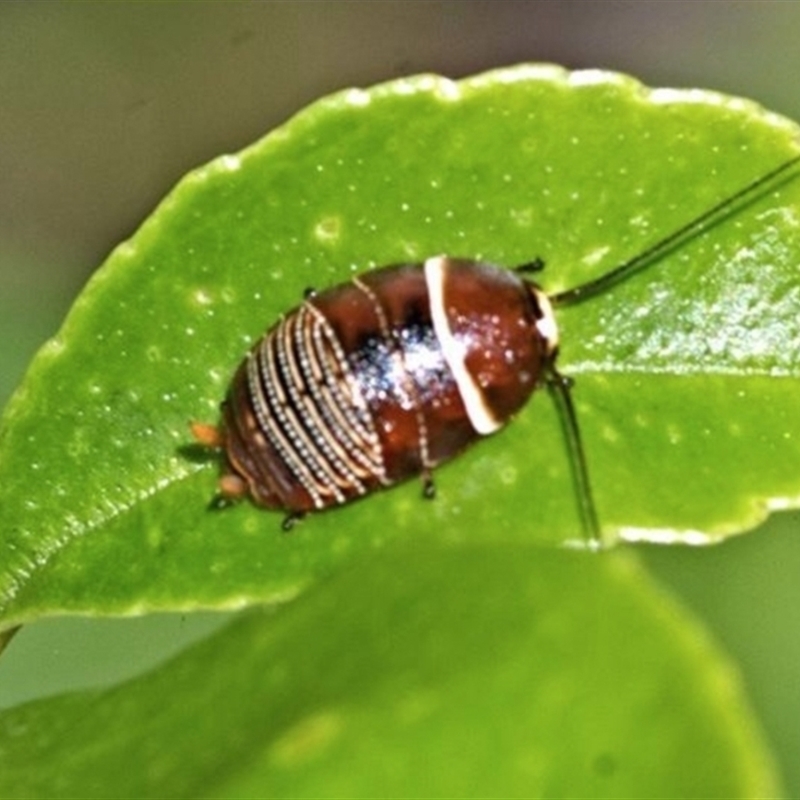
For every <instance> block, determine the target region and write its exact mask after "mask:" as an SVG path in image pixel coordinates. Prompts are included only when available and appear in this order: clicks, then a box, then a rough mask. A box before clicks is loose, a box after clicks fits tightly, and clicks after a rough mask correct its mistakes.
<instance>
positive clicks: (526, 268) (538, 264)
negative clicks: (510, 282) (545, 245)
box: [514, 256, 544, 273]
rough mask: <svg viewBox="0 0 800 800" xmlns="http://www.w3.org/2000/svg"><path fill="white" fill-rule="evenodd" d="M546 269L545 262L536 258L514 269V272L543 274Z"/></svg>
mask: <svg viewBox="0 0 800 800" xmlns="http://www.w3.org/2000/svg"><path fill="white" fill-rule="evenodd" d="M543 269H544V260H543V259H541V258H539V256H536V258H534V259H533V261H527V262H525V263H524V264H519V265H518V266H516V267H514V272H522V273H526V272H541V271H542V270H543Z"/></svg>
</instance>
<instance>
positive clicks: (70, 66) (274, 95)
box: [0, 0, 800, 797]
mask: <svg viewBox="0 0 800 800" xmlns="http://www.w3.org/2000/svg"><path fill="white" fill-rule="evenodd" d="M798 34H800V3H796V2H768V1H767V0H760V1H759V2H754V0H745V1H744V2H724V1H723V0H706V1H705V2H703V1H702V0H683V1H682V0H661V1H660V2H659V1H653V0H630V1H626V2H603V0H586V1H585V2H570V1H569V0H566V1H564V0H562V2H539V1H538V0H528V1H527V2H507V1H506V0H491V2H482V1H480V2H479V1H477V0H471V1H467V0H460V1H456V2H415V0H399V1H398V2H395V1H394V0H384V1H383V2H366V1H365V2H340V1H339V0H327V1H324V0H321V1H319V2H314V1H310V0H306V1H305V2H225V3H223V2H217V3H213V2H187V3H183V2H173V3H125V2H122V3H113V4H112V3H102V2H96V3H95V2H82V3H65V2H55V3H50V2H36V3H32V2H9V0H4V2H2V3H0V404H2V403H4V402H5V400H6V399H7V397H8V396H9V394H10V393H11V391H12V390H13V388H14V386H15V385H16V384H17V383H18V382H19V380H20V379H21V377H22V375H23V372H24V369H25V365H26V363H27V362H28V361H29V360H30V358H31V356H32V355H33V354H34V352H35V351H36V349H37V348H38V347H39V346H40V345H41V344H42V343H43V342H44V340H45V339H46V338H47V337H49V336H51V335H52V334H53V333H55V332H56V330H57V329H58V326H59V324H60V321H61V319H62V318H63V316H64V314H65V313H66V311H67V309H68V308H69V306H70V304H71V302H72V300H73V299H74V297H75V296H76V294H77V293H78V292H79V291H80V288H81V286H82V285H83V283H84V282H85V281H86V279H87V278H88V276H89V275H90V274H91V273H92V271H93V270H94V269H95V268H96V267H97V266H98V265H99V264H100V263H101V262H102V261H103V259H104V257H105V255H106V254H107V253H108V252H109V250H110V249H111V248H112V247H113V246H114V245H115V244H116V243H118V242H119V241H120V240H122V239H124V238H126V237H127V236H129V235H130V234H131V233H132V232H133V231H134V230H135V229H136V227H137V226H138V225H139V223H140V222H141V221H142V220H143V219H144V218H145V217H146V215H147V214H148V213H149V211H150V210H151V209H152V208H153V206H154V205H155V204H156V203H157V202H158V201H159V199H160V198H161V197H163V196H164V194H166V192H167V191H169V189H170V188H171V187H172V186H173V185H174V183H175V182H176V181H177V180H178V179H179V178H180V177H181V176H182V175H183V174H184V173H185V172H187V171H188V170H189V169H191V168H192V167H195V166H197V165H199V164H201V163H203V162H205V161H208V160H210V159H211V158H213V157H215V156H217V155H219V154H220V153H223V152H231V151H236V150H239V149H240V148H241V147H243V146H245V145H247V144H249V143H250V142H252V141H253V140H255V139H257V138H259V137H260V136H262V135H263V134H264V133H265V132H267V131H268V130H270V129H272V128H274V127H275V126H276V125H278V124H280V123H281V122H282V121H283V120H285V119H286V118H287V117H288V116H290V115H291V114H293V113H294V112H295V111H297V110H299V109H300V108H302V107H303V106H305V105H306V104H307V103H309V102H310V101H312V100H314V99H316V98H318V97H320V96H322V95H324V94H327V93H329V92H332V91H335V90H337V89H340V88H343V87H346V86H351V85H362V86H364V85H370V84H373V83H376V82H379V81H384V80H388V79H391V78H395V77H398V76H400V75H407V74H414V73H419V72H437V73H440V74H444V75H447V76H449V77H453V78H458V77H462V76H466V75H470V74H473V73H476V72H480V71H483V70H486V69H490V68H493V67H497V66H501V65H506V64H514V63H518V62H522V61H552V62H556V63H559V64H562V65H564V66H567V67H570V68H586V67H599V68H604V69H613V70H620V71H623V72H627V73H629V74H631V75H634V76H635V77H637V78H639V79H640V80H642V81H643V82H644V83H646V84H648V85H650V86H675V87H694V86H698V87H704V88H711V89H717V90H719V91H722V92H727V93H730V94H735V95H741V96H745V97H750V98H753V99H755V100H757V101H758V102H760V103H761V104H762V105H765V106H767V107H768V108H770V109H772V110H774V111H777V112H779V113H781V114H784V115H786V116H788V117H792V118H794V119H800V93H798V92H797V88H796V75H797V67H798V65H800V56H799V55H798V47H797V41H798ZM541 247H542V243H538V244H537V243H532V252H535V251H537V248H538V249H541ZM799 268H800V267H799ZM798 405H799V406H800V404H798ZM637 549H638V550H639V551H640V552H642V553H643V554H644V556H645V558H646V559H647V561H648V562H649V564H650V565H651V567H652V569H653V570H654V571H655V572H656V573H657V575H658V576H660V577H661V579H662V580H663V581H664V582H665V583H667V584H668V585H671V586H672V587H673V588H674V589H675V590H676V591H677V592H678V593H679V595H680V596H681V597H682V598H683V599H684V602H685V603H686V604H687V605H689V606H690V607H691V608H693V609H694V610H695V611H696V612H697V614H698V615H699V616H700V617H701V618H702V619H704V620H705V621H706V623H707V624H708V626H709V628H710V629H711V631H712V632H713V634H714V635H715V636H716V637H717V638H718V640H719V641H720V642H721V643H722V644H723V645H724V646H725V647H726V648H727V649H728V651H729V652H730V653H731V655H732V656H733V658H734V659H735V660H736V661H737V662H738V663H739V664H740V667H741V670H742V672H743V674H744V677H745V680H746V683H747V685H748V688H749V691H750V694H751V696H752V699H753V702H754V704H755V706H756V708H757V710H758V711H759V713H760V715H761V718H762V720H763V722H764V725H765V727H766V730H767V734H768V736H769V738H770V740H771V741H772V743H773V745H774V747H775V749H776V752H777V754H778V756H779V758H780V760H781V763H782V766H783V770H784V774H785V777H786V782H787V785H788V788H789V791H790V794H791V795H792V796H794V797H798V796H800V759H798V758H797V754H798V752H800V688H798V687H799V686H800V681H798V676H799V675H800V581H799V580H798V578H800V515H798V514H797V513H791V514H788V513H787V514H779V515H777V516H775V517H773V518H772V519H771V520H770V521H769V522H768V523H767V524H766V525H765V526H763V528H762V529H761V530H760V531H758V532H757V534H755V535H752V536H744V537H741V538H738V539H735V540H733V541H731V542H728V543H726V544H724V545H721V546H718V547H715V548H709V549H700V550H698V549H690V548H666V547H664V548H656V547H647V548H645V547H639V548H637ZM221 621H222V619H221V616H219V617H218V616H216V615H211V614H204V615H193V616H192V617H186V618H184V617H181V616H178V615H175V616H167V617H159V618H147V619H140V620H122V621H101V622H95V621H81V620H61V621H52V622H45V623H41V624H38V625H32V626H29V627H28V628H26V629H25V630H23V632H22V633H21V634H20V635H19V636H18V637H17V638H16V639H15V641H14V642H13V643H12V645H11V646H10V648H9V650H8V652H7V653H6V654H5V655H4V657H3V659H2V661H0V707H2V706H8V705H11V704H14V703H16V702H19V701H21V700H24V699H28V698H31V697H35V696H41V695H42V694H43V693H51V692H54V691H60V690H63V689H65V688H70V687H76V686H90V685H97V684H99V683H107V682H110V681H114V680H117V679H119V678H121V677H124V676H126V675H129V674H135V673H136V672H137V671H139V670H140V669H142V668H143V667H144V666H146V665H148V664H152V663H155V662H157V661H159V660H161V659H163V658H165V657H167V655H168V654H169V653H171V652H175V651H176V650H177V649H179V648H180V647H181V646H182V645H183V644H184V643H185V642H186V641H188V640H190V639H192V638H197V637H200V636H203V635H205V634H206V633H207V632H208V631H209V630H210V629H212V628H213V627H215V626H217V625H219V624H221Z"/></svg>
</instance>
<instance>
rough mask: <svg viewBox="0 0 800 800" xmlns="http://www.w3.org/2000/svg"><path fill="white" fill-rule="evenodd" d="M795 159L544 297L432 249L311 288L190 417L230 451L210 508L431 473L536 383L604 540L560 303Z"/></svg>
mask: <svg viewBox="0 0 800 800" xmlns="http://www.w3.org/2000/svg"><path fill="white" fill-rule="evenodd" d="M798 161H800V155H799V156H795V157H794V158H791V159H789V160H788V161H785V162H783V163H782V164H781V165H780V166H778V167H776V168H775V169H773V170H771V171H769V172H767V173H766V174H763V175H761V176H760V177H758V178H757V179H755V180H753V181H752V182H750V183H748V184H747V185H746V186H744V187H742V188H741V189H739V190H738V191H737V192H735V193H734V194H732V195H729V196H727V197H725V198H724V199H722V200H720V201H719V202H718V203H716V204H715V205H714V206H712V207H711V208H709V209H708V210H707V211H705V212H704V213H702V214H700V215H699V216H697V217H695V218H694V219H692V220H690V221H689V222H687V223H686V224H685V225H683V226H681V227H680V228H678V229H677V230H675V231H674V232H673V233H671V234H669V235H668V236H666V237H664V238H662V239H660V240H659V241H657V242H656V243H654V244H653V245H652V246H650V247H648V248H647V249H645V250H644V251H643V252H641V253H639V254H638V255H636V256H635V257H633V258H631V259H629V260H627V261H625V262H624V263H622V264H620V265H618V266H617V267H615V268H613V269H611V270H610V271H609V272H606V273H605V274H604V275H601V276H600V277H598V278H595V279H593V280H590V281H587V282H586V283H582V284H580V285H578V286H574V287H573V288H571V289H566V290H564V291H561V292H557V293H555V294H551V295H548V294H546V293H545V292H544V290H543V289H542V288H541V287H540V286H539V285H537V284H536V283H534V282H533V281H531V280H529V279H528V278H527V277H526V275H527V274H528V273H530V272H536V271H538V270H540V269H541V268H542V267H543V263H542V262H541V261H540V260H539V259H536V260H535V261H532V262H531V263H529V264H525V265H522V266H521V267H517V268H516V269H515V270H509V269H504V268H501V267H497V266H492V265H490V264H485V263H481V262H478V261H474V260H471V259H463V258H452V257H449V256H435V257H432V258H428V259H427V260H426V261H424V262H423V263H421V264H398V265H392V266H387V267H382V268H379V269H373V270H370V271H368V272H365V273H363V274H361V275H359V276H357V277H355V278H353V279H352V280H351V281H349V282H347V283H342V284H339V285H337V286H334V287H332V288H330V289H327V290H325V291H323V292H320V293H316V292H308V293H307V294H306V297H305V299H304V301H303V302H302V303H301V304H300V305H299V306H298V307H297V308H294V309H292V310H291V311H289V312H288V313H287V314H285V315H284V316H283V317H282V318H281V319H280V320H279V321H278V322H277V323H276V324H275V325H273V327H271V328H270V329H269V330H268V331H267V332H266V333H265V334H264V336H263V337H262V338H261V339H260V340H259V341H258V342H256V344H255V345H253V347H252V348H251V350H250V352H249V353H248V354H247V356H246V357H245V359H244V361H243V362H242V363H241V365H240V366H239V369H238V370H237V372H236V374H235V376H234V378H233V380H232V382H231V384H230V388H229V389H228V393H227V396H226V398H225V400H224V402H223V403H222V406H221V411H222V420H221V422H220V424H219V425H218V426H213V425H207V424H202V423H193V424H192V431H193V434H194V436H195V438H196V439H197V441H198V442H200V443H201V444H202V445H205V446H208V447H213V448H220V449H222V450H223V451H224V459H223V461H224V466H223V471H222V476H221V478H220V481H219V494H218V496H217V501H216V504H217V505H222V504H225V503H226V502H227V501H230V500H233V499H237V498H242V497H246V496H249V497H250V498H251V499H252V501H253V502H254V503H256V504H257V505H260V506H263V507H266V508H272V509H280V510H283V511H285V512H286V516H285V518H284V522H283V527H284V529H287V530H288V529H289V528H290V527H291V526H292V525H293V523H294V522H295V521H296V520H297V519H299V518H300V517H302V516H304V515H305V514H306V513H308V512H311V511H320V510H323V509H326V508H331V507H335V506H339V505H342V504H344V503H348V502H351V501H353V500H356V499H358V498H360V497H363V496H365V495H367V494H370V493H371V492H373V491H375V490H377V489H380V488H385V487H389V486H393V485H394V484H396V483H398V482H400V481H403V480H405V479H407V478H409V477H412V476H415V475H419V476H421V477H422V482H423V491H424V494H425V496H426V497H432V496H433V494H434V486H433V479H432V471H433V469H434V468H435V467H437V466H438V465H439V464H442V463H444V462H446V461H448V460H449V459H451V458H453V457H454V456H456V455H458V454H459V453H460V452H462V451H463V450H464V449H465V448H466V447H467V446H469V445H470V444H472V442H474V441H476V440H478V439H479V438H481V437H483V436H486V435H488V434H491V433H493V432H495V431H496V430H498V429H499V428H501V427H503V425H505V424H506V423H507V422H508V421H509V420H510V419H511V417H512V416H513V415H514V414H515V413H516V412H517V411H518V410H519V409H520V408H521V407H522V406H523V405H524V404H525V403H526V402H527V400H528V398H529V397H530V396H531V394H532V392H533V391H534V390H535V389H536V388H537V387H540V386H543V385H544V386H547V387H548V388H549V389H550V391H551V394H552V396H553V397H554V399H555V400H556V403H557V406H558V410H559V414H560V417H561V420H562V425H563V428H564V432H565V439H566V444H567V448H568V451H569V456H570V461H571V464H572V467H573V479H574V484H575V491H576V496H577V500H578V504H579V508H580V514H581V519H582V524H583V529H584V534H585V536H586V538H587V540H589V541H590V542H592V543H598V542H599V541H600V524H599V521H598V517H597V512H596V509H595V504H594V499H593V496H592V487H591V482H590V479H589V470H588V467H587V459H586V455H585V453H584V448H583V444H582V441H581V435H580V427H579V425H578V420H577V416H576V414H575V409H574V407H573V403H572V394H571V387H572V381H571V380H570V379H569V378H568V377H567V376H564V375H562V374H561V373H560V372H559V371H558V369H557V367H556V359H557V356H558V344H559V342H558V327H557V325H556V320H555V316H554V313H553V308H557V307H559V306H566V305H572V304H575V303H580V302H582V301H584V300H586V299H588V298H590V297H594V296H595V295H597V294H599V293H600V292H603V291H606V290H607V289H609V288H610V287H612V286H614V285H616V284H617V283H619V282H621V281H624V280H627V279H628V278H629V277H631V276H632V275H634V274H635V273H637V272H639V271H640V270H642V269H644V268H645V267H646V266H648V265H650V264H652V263H653V262H654V261H655V259H657V258H658V257H659V256H662V255H664V254H665V253H666V252H667V251H669V250H671V249H673V248H674V247H676V246H678V245H679V244H680V243H681V242H683V241H685V240H686V239H688V238H689V237H690V236H693V235H696V234H699V233H701V232H702V231H704V230H706V229H707V228H708V227H710V226H711V225H712V224H714V223H715V222H719V221H720V219H721V218H722V217H723V216H725V215H726V214H728V213H730V212H731V211H732V210H733V209H734V207H735V206H736V205H737V204H739V203H743V202H745V201H747V200H750V199H753V198H754V197H756V196H757V195H758V194H759V193H760V192H764V191H767V189H768V188H769V187H770V186H773V185H774V184H775V183H776V181H777V179H778V178H779V177H780V176H782V175H785V173H787V171H788V170H789V169H790V168H791V167H793V166H794V165H795V164H797V163H798Z"/></svg>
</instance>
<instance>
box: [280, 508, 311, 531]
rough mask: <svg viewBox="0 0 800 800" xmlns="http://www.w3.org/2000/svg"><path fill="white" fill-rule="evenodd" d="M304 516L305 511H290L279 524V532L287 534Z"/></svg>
mask: <svg viewBox="0 0 800 800" xmlns="http://www.w3.org/2000/svg"><path fill="white" fill-rule="evenodd" d="M305 515H306V512H305V511H290V512H289V513H288V514H287V515H286V516H285V517H284V518H283V522H281V530H283V531H285V532H286V533H289V531H290V530H291V529H292V528H294V526H295V525H296V524H297V523H298V522H300V520H301V519H303V517H304V516H305Z"/></svg>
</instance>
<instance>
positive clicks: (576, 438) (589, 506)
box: [545, 364, 603, 548]
mask: <svg viewBox="0 0 800 800" xmlns="http://www.w3.org/2000/svg"><path fill="white" fill-rule="evenodd" d="M545 380H546V382H547V387H548V388H549V389H550V394H551V395H552V396H553V399H554V400H555V402H556V408H557V411H558V416H559V419H560V420H561V427H562V428H563V431H564V439H565V440H566V443H567V450H568V452H569V463H570V465H571V467H572V480H573V482H574V484H575V493H576V494H577V496H578V505H579V507H580V515H581V524H582V526H583V533H584V536H585V537H586V541H587V543H588V544H589V545H591V546H592V547H594V548H599V547H600V546H601V545H602V544H603V540H602V538H601V534H600V523H599V522H598V520H597V509H596V508H595V505H594V497H593V496H592V485H591V483H590V482H589V468H588V466H587V464H586V453H585V451H584V449H583V440H582V439H581V431H580V428H579V427H578V418H577V416H576V414H575V406H574V405H573V403H572V384H573V382H572V379H571V378H568V377H567V376H566V375H562V374H561V373H560V372H559V371H558V370H557V369H556V368H555V366H553V365H552V364H551V365H550V367H549V369H548V371H547V374H546V376H545Z"/></svg>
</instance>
